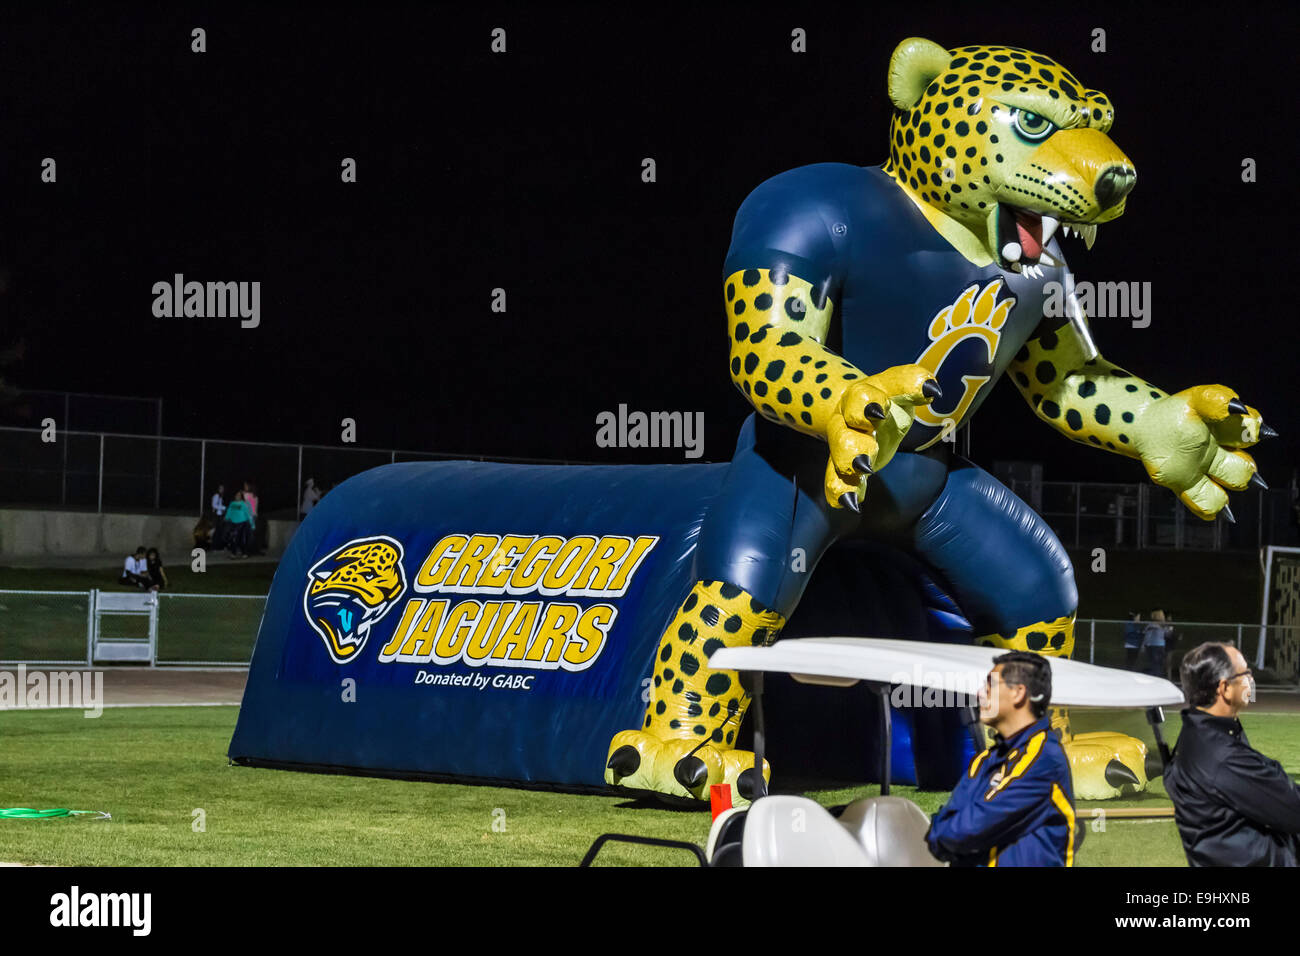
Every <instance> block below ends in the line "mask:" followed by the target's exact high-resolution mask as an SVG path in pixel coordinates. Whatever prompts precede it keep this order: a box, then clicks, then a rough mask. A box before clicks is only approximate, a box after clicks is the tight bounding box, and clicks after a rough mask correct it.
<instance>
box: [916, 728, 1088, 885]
mask: <svg viewBox="0 0 1300 956" xmlns="http://www.w3.org/2000/svg"><path fill="white" fill-rule="evenodd" d="M1077 837H1078V827H1077V826H1076V824H1075V820H1074V788H1073V787H1072V786H1071V784H1070V761H1069V759H1068V758H1067V757H1066V756H1065V750H1064V749H1063V748H1062V747H1061V740H1060V738H1059V737H1058V736H1057V735H1056V732H1055V731H1053V730H1052V729H1051V720H1050V718H1049V717H1047V716H1044V717H1042V718H1041V719H1040V720H1038V721H1037V722H1035V723H1033V724H1030V725H1029V726H1028V727H1026V728H1025V729H1024V730H1022V731H1020V733H1018V734H1015V735H1014V736H1012V737H1009V738H1007V739H1006V740H999V741H998V743H997V744H995V745H994V746H993V748H992V749H990V750H986V751H984V752H983V753H982V754H980V755H979V756H977V757H976V758H975V759H974V760H973V761H971V765H970V768H969V769H968V770H967V771H966V773H965V774H963V775H962V778H961V780H960V781H958V783H957V787H956V789H955V790H953V792H952V798H951V799H950V800H949V801H948V802H947V803H946V804H945V805H944V806H942V807H940V808H939V812H938V813H936V814H935V815H934V819H933V821H932V822H931V824H930V832H929V833H927V834H926V842H927V843H928V844H929V846H930V852H931V853H933V854H934V856H935V857H937V858H938V859H940V860H946V861H948V862H951V863H952V864H953V865H955V866H1072V865H1073V864H1074V851H1075V845H1076V839H1077Z"/></svg>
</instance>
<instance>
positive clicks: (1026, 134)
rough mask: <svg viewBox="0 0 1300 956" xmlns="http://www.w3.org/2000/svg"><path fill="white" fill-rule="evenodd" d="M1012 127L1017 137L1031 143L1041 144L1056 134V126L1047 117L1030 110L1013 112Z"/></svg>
mask: <svg viewBox="0 0 1300 956" xmlns="http://www.w3.org/2000/svg"><path fill="white" fill-rule="evenodd" d="M1011 127H1012V128H1013V129H1014V130H1015V131H1016V135H1017V136H1019V137H1020V138H1021V139H1023V140H1025V141H1026V142H1029V143H1041V142H1042V141H1043V140H1045V139H1047V137H1049V136H1051V135H1052V134H1053V133H1055V132H1056V124H1054V123H1053V122H1052V121H1051V120H1049V119H1048V118H1047V117H1046V116H1043V115H1041V114H1039V113H1031V112H1029V110H1012V111H1011Z"/></svg>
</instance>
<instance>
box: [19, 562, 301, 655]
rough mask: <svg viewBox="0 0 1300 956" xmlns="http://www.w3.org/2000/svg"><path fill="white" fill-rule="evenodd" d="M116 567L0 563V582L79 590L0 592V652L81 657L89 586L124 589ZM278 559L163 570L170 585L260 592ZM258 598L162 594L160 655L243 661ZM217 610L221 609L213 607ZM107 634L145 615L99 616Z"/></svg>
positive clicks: (123, 631)
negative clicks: (198, 569) (0, 565)
mask: <svg viewBox="0 0 1300 956" xmlns="http://www.w3.org/2000/svg"><path fill="white" fill-rule="evenodd" d="M119 573H120V571H119V569H118V568H116V567H107V568H102V569H99V568H87V569H78V568H0V590H10V589H13V590H36V591H80V592H83V593H82V594H70V595H69V594H28V595H19V594H0V660H47V661H75V660H81V661H84V660H85V659H86V614H87V602H88V598H87V597H86V595H85V594H84V592H85V591H88V590H90V589H91V588H98V589H99V590H101V591H106V592H127V591H129V590H131V589H129V588H124V587H121V586H119V585H118V584H117V575H118V574H119ZM274 573H275V565H274V564H272V563H269V562H251V563H243V564H225V563H221V564H216V563H214V564H211V565H209V566H208V569H207V570H206V571H204V572H202V573H196V572H193V571H191V570H190V568H189V565H188V564H187V565H184V566H182V567H173V568H171V569H169V570H168V577H169V580H170V583H171V585H172V586H171V588H170V592H177V593H181V594H232V595H250V596H259V597H260V596H265V595H266V593H267V592H268V591H269V590H270V588H271V577H272V575H273V574H274ZM262 607H263V602H262V601H255V600H230V601H224V602H216V601H214V600H211V599H202V600H194V599H186V598H184V597H173V596H164V597H163V598H162V601H161V603H160V604H159V620H158V633H159V644H158V657H159V660H161V661H191V660H204V661H247V660H248V659H249V658H250V657H251V656H252V653H253V642H254V641H255V640H256V638H257V624H258V621H259V620H261V616H262ZM218 610H219V611H220V614H217V613H215V612H216V611H218ZM104 625H105V626H104V631H103V633H104V635H105V636H106V637H109V638H144V637H146V636H147V635H148V625H147V623H146V621H145V619H144V618H116V619H107V620H106V621H105V622H104Z"/></svg>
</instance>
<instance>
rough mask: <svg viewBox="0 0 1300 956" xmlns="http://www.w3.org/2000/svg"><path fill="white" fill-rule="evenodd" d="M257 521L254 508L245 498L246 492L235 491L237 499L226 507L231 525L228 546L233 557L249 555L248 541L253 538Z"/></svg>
mask: <svg viewBox="0 0 1300 956" xmlns="http://www.w3.org/2000/svg"><path fill="white" fill-rule="evenodd" d="M256 521H257V519H256V518H254V517H253V509H252V508H250V507H249V506H248V502H247V501H245V500H244V493H243V492H242V491H237V492H235V500H234V501H232V502H231V503H230V506H229V507H228V508H226V523H227V524H228V525H229V526H230V527H229V528H228V529H227V533H226V541H227V542H228V544H227V545H226V547H227V548H228V549H229V551H230V554H231V556H232V557H236V558H244V557H247V556H248V542H249V541H251V540H252V536H253V528H254V527H255V525H256Z"/></svg>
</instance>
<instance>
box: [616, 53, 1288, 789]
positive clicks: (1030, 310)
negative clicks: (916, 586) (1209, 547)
mask: <svg viewBox="0 0 1300 956" xmlns="http://www.w3.org/2000/svg"><path fill="white" fill-rule="evenodd" d="M888 89H889V98H890V100H891V101H892V102H893V104H894V107H895V112H894V115H893V120H892V122H891V125H890V134H889V160H888V162H886V163H885V164H884V165H883V166H880V167H861V166H852V165H845V164H841V163H820V164H817V165H812V166H804V167H801V168H799V169H794V170H790V171H789V172H785V173H782V174H780V175H778V176H775V177H773V178H772V179H769V180H768V181H767V182H765V183H763V184H762V185H760V186H759V187H758V188H757V189H755V190H754V191H753V192H752V193H751V194H750V195H749V197H748V198H747V199H746V200H745V201H744V203H743V204H742V205H741V207H740V210H739V213H738V214H737V216H736V221H735V226H734V230H733V233H732V241H731V248H730V251H729V252H728V254H727V258H726V263H725V267H724V269H723V273H724V279H723V295H724V300H725V307H726V312H727V316H728V331H729V338H730V348H731V353H730V368H731V378H732V381H733V382H734V384H735V385H736V387H737V388H738V389H740V391H741V392H742V393H743V394H744V396H745V398H746V399H747V400H748V401H749V402H750V403H751V404H752V405H753V406H754V409H755V410H756V414H755V415H752V416H751V417H750V419H749V420H748V421H747V422H746V424H745V427H744V429H743V430H742V434H741V437H740V441H739V443H738V446H737V450H736V454H735V457H734V459H733V461H732V464H731V466H730V470H729V472H728V475H727V478H726V483H725V485H724V488H723V492H722V493H721V494H720V495H719V497H718V499H717V501H716V502H715V503H714V504H713V505H712V506H711V508H710V510H709V513H708V515H707V517H706V518H705V521H704V525H703V527H702V529H701V532H700V540H699V542H698V554H697V567H698V569H699V580H698V582H697V583H696V584H695V585H694V588H693V589H692V590H691V592H690V594H689V596H688V597H687V598H686V599H685V601H684V602H683V603H682V604H681V606H680V609H679V610H678V612H677V614H676V616H675V618H674V619H673V620H672V622H671V623H670V624H669V626H668V628H667V630H666V631H665V633H664V634H663V637H662V640H661V643H660V645H659V653H658V655H657V658H656V662H655V665H654V674H653V687H652V688H651V689H650V700H649V706H648V707H647V709H646V712H645V719H644V721H643V723H642V726H640V727H638V728H636V729H631V730H625V731H623V732H621V733H619V734H617V735H615V736H614V738H613V740H612V741H611V742H610V745H609V751H608V764H607V769H606V774H605V780H606V782H607V783H610V784H614V785H620V786H623V787H627V788H631V789H635V790H648V791H654V792H658V793H661V794H667V795H672V796H676V797H685V798H696V799H701V798H704V799H707V797H708V794H709V787H710V785H714V784H730V785H732V787H733V797H739V798H741V799H747V798H749V797H751V796H752V795H753V794H754V793H755V792H756V786H755V784H756V782H757V780H756V777H755V770H754V755H753V754H752V753H750V752H748V751H741V750H737V749H734V747H733V744H734V742H735V739H736V731H737V728H738V726H739V724H740V721H741V720H742V719H743V716H744V712H745V709H746V706H747V704H748V695H747V694H746V693H745V690H744V688H743V687H741V686H740V683H739V680H738V676H737V674H736V673H734V672H730V671H721V670H710V669H709V668H708V667H707V666H704V664H703V663H702V662H703V661H707V660H708V657H709V655H710V654H711V653H713V651H714V650H716V649H717V648H719V647H724V646H725V647H732V646H736V645H759V644H767V643H770V642H771V641H773V640H775V639H776V638H777V637H778V636H779V635H780V633H781V629H782V626H783V625H784V624H785V622H786V620H787V619H788V618H789V617H790V615H791V613H792V612H793V611H794V609H795V606H796V604H797V603H798V601H799V598H800V595H801V594H802V593H803V590H804V587H805V584H806V582H807V581H808V578H809V576H810V575H811V573H812V569H813V568H815V566H816V564H817V561H818V559H819V558H820V557H821V556H822V555H823V554H824V552H825V551H826V549H827V548H828V547H830V546H831V545H832V544H833V543H834V542H836V541H838V540H841V539H844V538H846V537H848V536H858V535H860V536H867V537H869V538H872V539H874V540H877V541H880V542H884V543H886V544H888V545H889V546H890V547H893V548H898V549H902V550H903V551H905V552H907V553H909V554H911V555H912V556H914V557H915V558H916V559H917V560H919V561H920V562H921V564H922V565H923V566H924V567H925V568H927V569H928V570H929V571H930V572H932V573H933V574H934V576H935V578H936V580H939V581H941V582H943V583H944V584H945V586H946V588H947V589H948V591H949V593H950V594H951V596H952V597H953V598H954V599H955V600H956V602H957V603H958V605H959V606H960V607H961V609H962V610H963V612H964V613H965V615H966V616H967V618H968V619H969V620H970V622H971V625H972V628H973V631H974V639H975V640H976V641H978V642H979V643H981V644H985V645H991V646H995V647H1003V648H1009V649H1010V648H1015V649H1022V650H1026V649H1027V650H1032V651H1038V652H1041V653H1043V654H1050V655H1062V656H1069V655H1070V654H1071V652H1072V650H1073V647H1074V631H1073V629H1074V619H1075V609H1076V604H1077V592H1076V590H1075V583H1074V574H1073V570H1072V568H1071V565H1070V560H1069V557H1068V556H1067V554H1066V553H1065V551H1064V549H1063V548H1062V547H1061V544H1060V543H1059V541H1058V540H1057V539H1056V537H1055V535H1054V534H1053V533H1052V531H1051V530H1050V529H1049V528H1048V527H1047V525H1046V524H1045V523H1044V522H1043V521H1042V519H1041V518H1039V517H1038V516H1037V515H1036V514H1035V513H1034V512H1033V511H1031V510H1030V509H1029V507H1028V506H1027V505H1026V504H1025V503H1024V502H1022V501H1021V500H1020V499H1018V498H1017V497H1016V496H1015V495H1014V494H1012V493H1011V492H1010V491H1009V490H1008V489H1007V488H1005V487H1004V486H1003V485H1001V484H1000V483H999V482H997V481H996V480H994V479H993V478H992V477H991V476H990V475H989V474H988V473H987V472H985V471H983V470H981V469H980V468H978V467H976V466H975V465H973V464H972V463H971V462H969V461H967V460H965V459H963V458H961V457H960V456H958V455H956V454H955V453H954V451H953V442H952V441H950V440H946V439H948V438H949V436H950V434H951V432H952V430H953V429H954V428H957V427H960V426H961V425H962V424H964V423H965V422H967V421H969V420H970V417H971V416H972V415H973V414H974V413H975V411H976V410H977V409H978V408H979V406H980V403H981V402H982V401H983V400H984V399H985V398H986V397H987V395H988V393H989V390H990V389H991V388H992V387H993V385H994V384H995V383H996V382H997V381H998V380H999V379H1001V378H1002V376H1003V375H1008V376H1009V377H1010V378H1011V380H1012V381H1013V382H1014V383H1015V386H1016V388H1018V389H1019V390H1020V392H1021V393H1022V394H1023V395H1024V398H1025V401H1026V402H1028V403H1029V405H1030V407H1031V408H1032V409H1033V411H1034V413H1035V414H1036V415H1037V416H1038V417H1039V418H1040V419H1042V420H1043V421H1044V422H1046V423H1047V424H1048V425H1050V426H1051V427H1053V428H1055V429H1056V430H1057V431H1059V432H1061V433H1062V434H1064V435H1066V436H1067V437H1069V438H1072V439H1074V440H1075V441H1078V442H1082V443H1084V444H1088V445H1093V446H1096V447H1097V448H1101V449H1105V450H1106V451H1108V452H1113V453H1115V454H1119V455H1125V456H1128V457H1130V458H1135V459H1137V460H1139V461H1140V462H1141V463H1142V464H1143V466H1144V467H1145V468H1146V470H1147V473H1148V474H1149V475H1150V476H1151V479H1152V480H1153V481H1154V482H1155V483H1156V484H1159V485H1162V486H1164V487H1166V488H1169V489H1171V490H1172V491H1174V492H1175V493H1176V494H1177V495H1178V497H1179V499H1180V500H1181V501H1182V502H1183V503H1184V504H1185V505H1186V506H1187V507H1188V508H1189V509H1191V511H1192V512H1193V513H1195V514H1196V515H1197V516H1199V517H1201V518H1203V519H1205V520H1213V519H1214V518H1215V517H1216V516H1217V515H1218V514H1219V513H1220V512H1222V513H1223V514H1224V515H1225V516H1226V517H1228V518H1229V519H1230V518H1231V511H1230V510H1229V508H1228V495H1227V490H1241V489H1244V488H1246V487H1247V486H1248V485H1250V484H1251V482H1252V481H1260V479H1258V478H1257V476H1256V474H1255V472H1256V466H1255V463H1254V461H1253V460H1252V459H1251V457H1250V456H1249V455H1248V454H1246V453H1245V452H1244V451H1242V449H1243V448H1246V447H1249V446H1250V445H1252V444H1254V443H1255V442H1256V441H1257V440H1258V439H1259V438H1260V437H1261V436H1268V435H1270V434H1272V430H1271V429H1269V428H1268V427H1267V426H1265V425H1264V423H1263V421H1262V420H1261V418H1260V415H1259V413H1258V412H1257V411H1256V410H1255V409H1254V408H1251V407H1249V406H1247V405H1245V404H1243V403H1242V402H1241V400H1240V399H1239V398H1238V396H1237V393H1236V392H1234V391H1233V390H1231V389H1229V388H1225V387H1224V386H1222V385H1203V386H1198V387H1194V388H1188V389H1184V390H1183V391H1180V392H1175V393H1172V394H1171V393H1169V392H1166V391H1164V390H1162V389H1161V388H1159V387H1157V386H1156V385H1154V384H1152V383H1151V382H1148V381H1147V380H1146V379H1145V378H1144V377H1142V375H1140V374H1137V373H1133V372H1128V371H1125V370H1124V369H1122V368H1119V367H1118V366H1116V365H1113V364H1111V363H1110V362H1108V361H1107V360H1106V359H1104V358H1103V357H1101V355H1100V354H1098V352H1097V350H1096V347H1095V346H1094V345H1093V342H1092V336H1091V333H1090V331H1089V328H1088V325H1087V322H1086V319H1085V317H1084V316H1083V315H1082V313H1081V312H1080V311H1079V309H1078V307H1077V304H1078V303H1077V299H1075V298H1074V296H1073V283H1072V278H1069V277H1068V274H1067V269H1068V267H1067V265H1066V259H1065V253H1064V252H1063V251H1062V240H1063V239H1065V238H1067V237H1069V236H1070V234H1071V233H1075V234H1077V236H1078V237H1079V239H1081V240H1082V242H1083V243H1084V244H1085V245H1086V246H1087V247H1088V248H1091V246H1092V244H1093V240H1094V238H1095V236H1096V232H1097V227H1098V226H1100V225H1101V224H1103V223H1108V222H1111V221H1113V220H1115V219H1118V218H1119V217H1120V216H1121V215H1122V214H1123V212H1124V207H1125V203H1126V201H1127V197H1128V194H1129V192H1130V191H1131V190H1132V189H1133V185H1134V183H1135V182H1136V179H1137V174H1136V172H1135V170H1134V168H1133V164H1132V162H1130V161H1129V158H1128V157H1127V156H1126V155H1124V153H1123V151H1122V150H1121V149H1120V148H1119V147H1118V146H1117V145H1116V144H1115V142H1114V141H1113V140H1112V139H1111V138H1110V136H1109V132H1110V128H1111V125H1112V123H1113V122H1114V118H1115V113H1114V107H1113V106H1112V104H1111V101H1110V99H1109V98H1108V97H1106V96H1104V95H1103V94H1102V93H1100V92H1099V91H1097V90H1093V89H1089V88H1087V87H1086V86H1084V85H1083V84H1082V83H1080V82H1079V81H1078V80H1077V79H1075V77H1074V76H1073V74H1071V73H1070V71H1069V70H1067V69H1065V68H1064V67H1063V66H1061V65H1060V64H1059V63H1057V62H1055V61H1054V60H1052V59H1050V58H1049V57H1046V56H1042V55H1039V54H1037V53H1031V52H1029V51H1028V50H1023V49H1020V48H1018V47H1004V46H966V47H959V48H957V49H954V50H945V49H943V48H942V47H939V46H938V45H936V44H934V43H932V42H930V41H929V40H925V39H919V38H912V39H908V40H905V41H903V43H901V44H900V45H899V46H898V48H897V49H896V50H895V51H894V53H893V56H892V58H891V59H890V63H889V79H888ZM1052 284H1055V285H1052ZM1062 289H1065V290H1069V294H1068V296H1066V297H1064V301H1065V303H1066V307H1065V308H1060V307H1059V305H1060V303H1061V301H1062V300H1063V298H1062V296H1061V295H1060V294H1059V290H1062ZM1261 483H1262V482H1261ZM1055 724H1056V726H1057V727H1058V729H1059V730H1060V731H1061V734H1062V739H1063V740H1064V741H1065V745H1066V749H1067V752H1068V753H1069V756H1070V760H1071V764H1072V770H1073V773H1074V778H1075V793H1076V795H1077V796H1079V797H1080V798H1089V797H1091V798H1104V797H1110V796H1115V795H1118V794H1119V793H1121V792H1131V791H1132V790H1133V789H1140V788H1142V787H1144V786H1145V785H1146V781H1147V778H1146V770H1145V767H1144V761H1143V758H1144V755H1145V747H1144V745H1143V744H1142V743H1141V742H1140V741H1138V740H1135V739H1133V738H1130V737H1126V736H1123V735H1120V734H1087V735H1078V736H1072V735H1071V734H1070V729H1069V722H1068V715H1065V714H1060V713H1058V714H1057V715H1056V719H1055ZM767 773H768V768H767V767H766V766H765V767H764V775H765V776H766V775H767Z"/></svg>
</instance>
